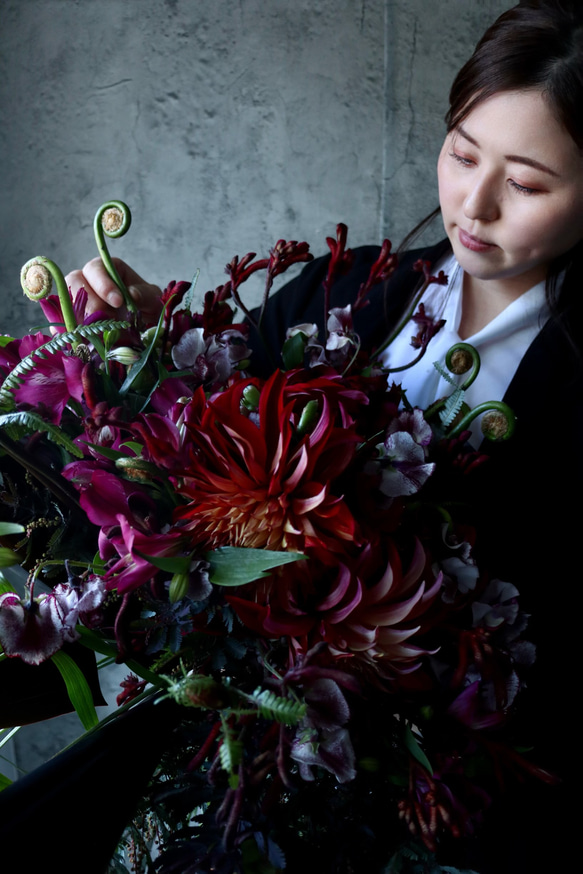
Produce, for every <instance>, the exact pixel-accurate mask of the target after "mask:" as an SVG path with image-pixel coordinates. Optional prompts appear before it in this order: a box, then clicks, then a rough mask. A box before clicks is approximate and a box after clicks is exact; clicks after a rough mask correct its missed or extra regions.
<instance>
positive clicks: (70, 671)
mask: <svg viewBox="0 0 583 874" xmlns="http://www.w3.org/2000/svg"><path fill="white" fill-rule="evenodd" d="M51 660H52V662H53V664H55V665H56V667H57V668H58V669H59V672H60V674H61V676H62V678H63V680H64V681H65V685H66V687H67V693H68V695H69V698H70V700H71V704H72V705H73V707H74V708H75V710H76V711H77V715H78V716H79V719H80V720H81V723H82V725H83V728H84V729H85V731H89V729H90V728H94V727H95V726H96V725H97V724H98V722H99V719H98V717H97V713H96V710H95V706H94V704H93V695H92V694H91V689H90V688H89V684H88V682H87V680H86V679H85V675H84V674H83V671H82V670H81V668H80V667H79V666H78V665H77V663H76V662H75V661H73V659H72V658H71V656H69V655H67V653H64V652H63V651H62V650H60V651H59V652H56V653H55V654H54V655H53V656H52V657H51Z"/></svg>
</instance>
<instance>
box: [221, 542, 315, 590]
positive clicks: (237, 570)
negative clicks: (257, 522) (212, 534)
mask: <svg viewBox="0 0 583 874" xmlns="http://www.w3.org/2000/svg"><path fill="white" fill-rule="evenodd" d="M304 558H305V556H304V555H302V553H301V552H276V551H275V550H272V549H248V548H247V547H242V546H221V547H219V548H218V549H215V550H213V551H212V552H207V554H206V560H207V561H208V562H209V564H210V566H211V572H210V581H211V583H214V584H215V585H216V586H243V585H245V584H246V583H252V582H253V580H258V579H260V578H261V577H265V576H267V571H269V570H271V569H272V568H274V567H279V566H280V565H282V564H288V563H289V562H292V561H299V560H300V559H304Z"/></svg>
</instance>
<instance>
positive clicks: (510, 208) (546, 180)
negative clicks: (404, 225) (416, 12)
mask: <svg viewBox="0 0 583 874" xmlns="http://www.w3.org/2000/svg"><path fill="white" fill-rule="evenodd" d="M437 171H438V181H439V199H440V203H441V210H442V217H443V222H444V225H445V230H446V233H447V235H448V237H449V239H450V242H451V244H452V247H453V251H454V254H455V256H456V258H457V259H458V261H459V263H460V264H461V266H462V267H463V269H464V270H465V271H466V273H467V274H469V275H470V276H472V277H475V278H476V279H480V280H502V281H503V282H504V286H505V288H507V289H508V290H509V291H512V292H513V293H514V294H516V295H518V294H521V293H522V292H524V291H527V290H528V289H529V288H530V287H531V286H532V285H534V284H535V283H537V282H539V281H540V280H542V279H544V277H545V276H546V272H547V268H548V265H549V263H550V262H551V261H552V260H553V259H554V258H556V257H557V256H559V255H561V254H563V253H564V252H566V251H567V250H568V249H570V248H571V247H572V246H574V245H575V243H577V242H578V241H579V240H581V239H583V155H582V153H581V151H580V150H579V149H578V147H577V145H576V144H575V142H574V141H573V140H572V139H571V137H570V135H569V134H568V133H567V131H566V130H565V129H564V128H563V127H562V125H561V124H560V123H559V122H558V121H557V120H556V119H555V117H554V115H553V113H552V112H551V111H550V109H549V108H548V106H547V104H546V102H545V100H544V99H543V97H542V94H541V92H540V91H536V90H530V91H505V92H501V93H499V94H495V95H494V96H493V97H490V98H488V99H487V100H484V101H483V103H479V104H478V105H477V106H476V107H475V109H473V110H472V112H470V114H469V115H468V116H467V117H466V118H465V119H464V121H463V122H462V123H461V124H460V125H459V127H457V128H456V129H454V130H452V131H451V132H450V133H449V134H448V135H447V137H446V140H445V143H444V145H443V148H442V150H441V153H440V156H439V161H438V165H437Z"/></svg>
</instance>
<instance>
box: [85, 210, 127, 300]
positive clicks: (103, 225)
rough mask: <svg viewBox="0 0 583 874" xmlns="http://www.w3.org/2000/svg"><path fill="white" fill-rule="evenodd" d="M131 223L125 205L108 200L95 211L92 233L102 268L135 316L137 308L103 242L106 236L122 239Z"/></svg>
mask: <svg viewBox="0 0 583 874" xmlns="http://www.w3.org/2000/svg"><path fill="white" fill-rule="evenodd" d="M131 221H132V214H131V212H130V209H129V207H128V206H126V204H125V203H122V201H121V200H109V201H108V202H107V203H104V204H103V205H102V206H100V207H99V209H98V210H97V212H96V214H95V219H94V221H93V232H94V234H95V242H96V243H97V250H98V252H99V257H100V258H101V260H102V261H103V266H104V267H105V269H106V270H107V272H108V274H109V276H110V277H111V279H112V280H113V281H114V282H115V284H116V285H117V287H118V288H119V291H120V294H121V296H122V298H123V301H124V304H125V306H126V307H127V309H128V311H129V312H131V313H135V314H137V312H138V308H137V307H136V305H135V303H134V301H133V300H132V298H131V297H130V293H129V291H128V290H127V288H126V286H125V284H124V282H123V280H122V278H121V276H120V275H119V273H118V272H117V270H116V267H115V264H114V263H113V260H112V258H111V255H110V254H109V251H108V248H107V243H106V241H105V237H106V236H107V237H112V238H117V237H123V235H124V234H125V233H126V232H127V231H128V230H129V227H130V224H131Z"/></svg>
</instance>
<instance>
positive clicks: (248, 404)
mask: <svg viewBox="0 0 583 874" xmlns="http://www.w3.org/2000/svg"><path fill="white" fill-rule="evenodd" d="M259 398H260V392H259V389H258V388H257V386H256V385H247V386H245V388H244V389H243V397H242V399H241V403H242V405H243V406H244V407H245V409H247V410H250V411H251V412H252V413H255V412H257V410H258V409H259Z"/></svg>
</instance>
